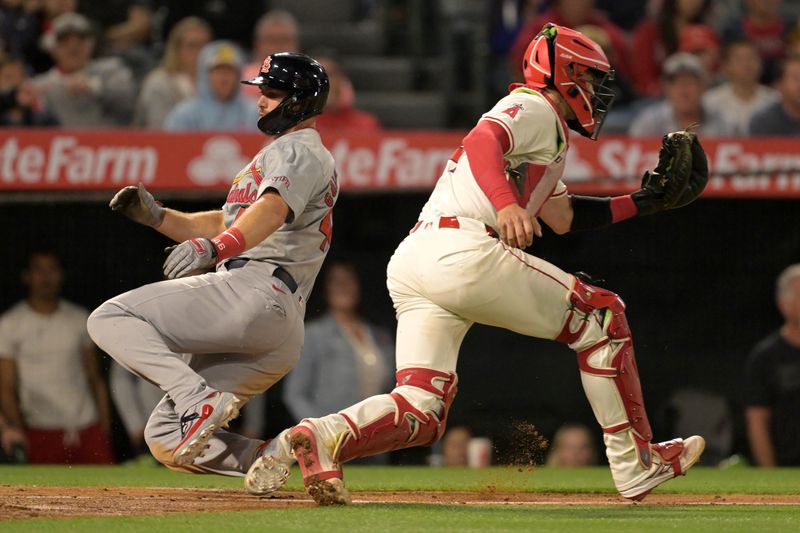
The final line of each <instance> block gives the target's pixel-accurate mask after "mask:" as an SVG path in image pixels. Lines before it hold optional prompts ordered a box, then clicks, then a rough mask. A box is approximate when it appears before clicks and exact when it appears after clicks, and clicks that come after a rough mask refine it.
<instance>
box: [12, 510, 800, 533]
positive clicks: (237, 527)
mask: <svg viewBox="0 0 800 533" xmlns="http://www.w3.org/2000/svg"><path fill="white" fill-rule="evenodd" d="M4 526H5V527H4ZM799 526H800V512H799V511H798V510H797V508H785V507H682V506H678V507H659V508H653V507H644V506H638V507H637V506H624V507H601V506H586V507H566V506H558V507H546V508H541V507H536V508H531V507H498V506H480V507H477V506H469V507H465V506H455V505H450V506H427V505H394V504H393V505H388V504H387V505H369V506H355V507H348V508H322V509H320V508H315V509H270V510H265V511H245V512H238V513H214V514H194V515H190V514H186V515H171V516H168V517H119V518H79V519H70V520H59V519H55V520H54V519H35V520H26V521H13V522H0V531H5V530H8V531H15V532H16V531H19V532H26V531H48V532H49V533H53V532H62V531H76V532H91V531H98V532H107V531H114V533H124V532H128V531H148V532H151V533H152V532H158V531H169V532H170V533H175V532H180V531H215V530H224V531H229V532H234V531H286V532H291V531H315V532H318V533H335V532H340V531H341V532H353V533H358V532H365V533H372V532H375V531H380V532H381V533H394V532H408V531H425V532H446V531H458V532H472V531H474V532H486V531H536V532H543V533H544V532H550V531H552V532H558V533H573V532H583V531H586V532H591V533H600V532H605V531H609V532H614V533H625V532H650V531H652V532H663V531H677V532H680V533H692V532H706V531H708V532H718V531H724V532H725V533H738V532H759V533H767V532H776V533H778V532H780V533H784V532H791V531H797V528H798V527H799Z"/></svg>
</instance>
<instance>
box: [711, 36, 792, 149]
mask: <svg viewBox="0 0 800 533" xmlns="http://www.w3.org/2000/svg"><path fill="white" fill-rule="evenodd" d="M761 66H762V65H761V56H760V55H759V54H758V48H756V46H755V44H753V42H752V41H744V40H743V41H734V42H732V43H729V44H728V45H727V46H726V47H725V56H724V60H723V64H722V73H723V74H724V76H725V80H726V81H725V82H724V83H722V84H720V85H718V86H717V87H714V88H713V89H710V90H709V91H708V92H707V93H706V94H705V95H704V96H703V104H704V106H705V107H706V108H707V109H709V110H712V111H714V112H716V113H724V114H726V115H727V117H728V120H729V121H730V122H731V123H732V125H733V134H734V135H747V133H748V131H749V127H750V119H751V118H752V116H753V114H755V113H758V112H759V111H761V110H763V109H765V108H767V107H769V106H770V105H771V104H774V103H775V102H777V101H779V100H780V94H779V93H778V91H776V90H775V89H772V88H771V87H766V86H764V85H761V84H760V83H758V80H759V79H760V78H761Z"/></svg>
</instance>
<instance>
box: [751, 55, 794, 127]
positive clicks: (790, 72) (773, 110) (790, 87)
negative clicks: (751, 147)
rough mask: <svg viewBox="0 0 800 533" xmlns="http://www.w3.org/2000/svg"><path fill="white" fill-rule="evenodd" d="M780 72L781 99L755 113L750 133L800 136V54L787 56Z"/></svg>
mask: <svg viewBox="0 0 800 533" xmlns="http://www.w3.org/2000/svg"><path fill="white" fill-rule="evenodd" d="M778 72H779V77H778V82H777V87H778V91H779V92H780V94H781V101H780V102H776V103H774V104H772V105H770V106H769V107H767V108H765V109H764V110H762V111H760V112H758V113H755V114H753V117H752V118H751V119H750V128H749V130H750V135H787V136H793V137H797V136H800V55H796V56H789V57H787V58H786V59H785V60H784V61H783V63H782V65H781V66H780V68H779V69H778Z"/></svg>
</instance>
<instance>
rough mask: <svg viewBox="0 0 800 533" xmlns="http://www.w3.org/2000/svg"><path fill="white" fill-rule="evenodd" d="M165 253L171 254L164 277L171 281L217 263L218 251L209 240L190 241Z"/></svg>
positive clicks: (165, 264)
mask: <svg viewBox="0 0 800 533" xmlns="http://www.w3.org/2000/svg"><path fill="white" fill-rule="evenodd" d="M164 251H165V252H167V253H168V254H169V255H168V256H167V260H166V261H164V275H165V276H166V277H168V278H169V279H175V278H182V277H184V276H188V275H189V274H191V273H192V272H194V271H196V270H203V269H207V268H208V267H210V266H212V265H214V264H215V263H216V257H217V249H216V248H214V245H213V244H212V243H211V241H210V240H208V239H203V238H199V239H190V240H188V241H183V242H182V243H180V244H177V245H175V246H170V247H169V248H166V249H165V250H164Z"/></svg>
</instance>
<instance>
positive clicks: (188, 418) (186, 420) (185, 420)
mask: <svg viewBox="0 0 800 533" xmlns="http://www.w3.org/2000/svg"><path fill="white" fill-rule="evenodd" d="M198 418H200V414H199V413H192V414H190V415H183V416H182V417H181V438H183V437H185V436H186V432H187V431H188V430H189V427H190V426H191V424H190V422H192V421H193V420H197V419H198Z"/></svg>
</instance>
